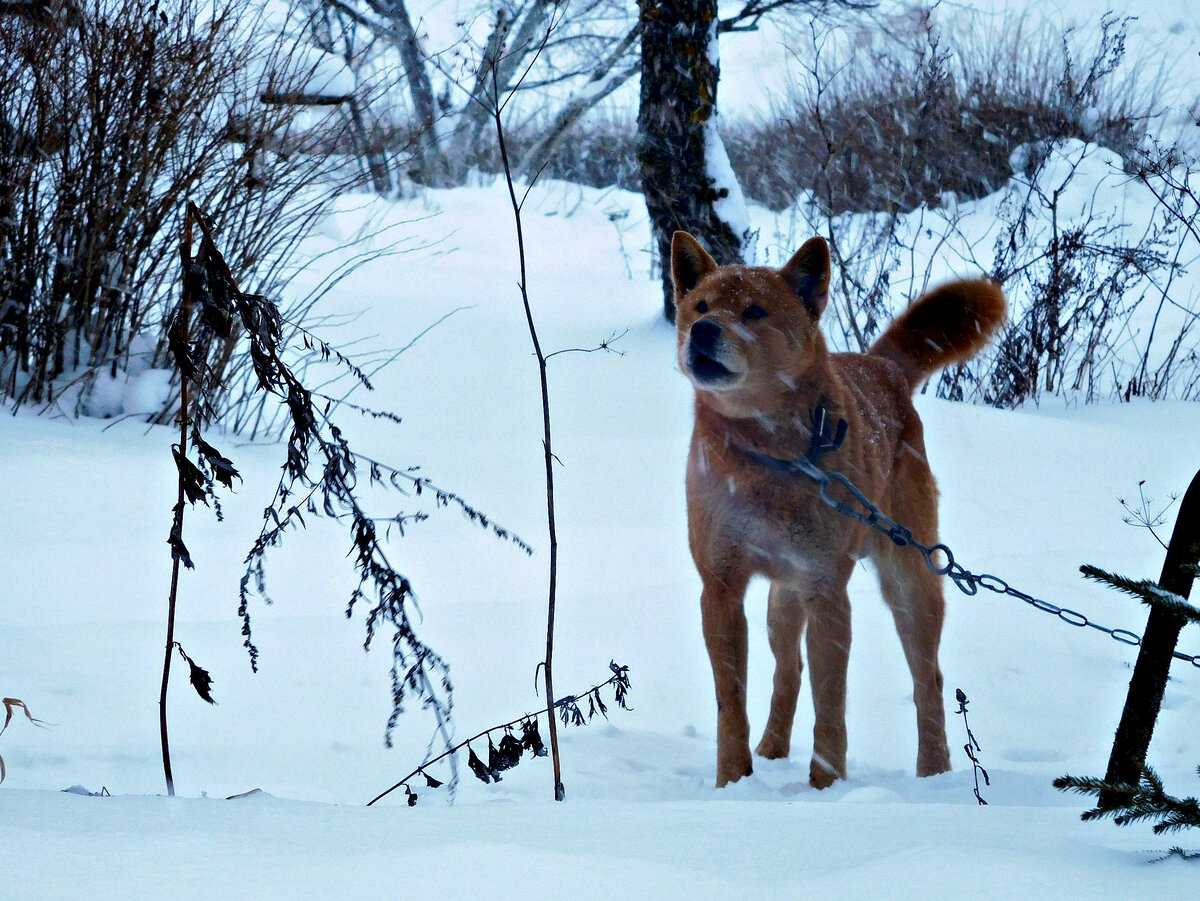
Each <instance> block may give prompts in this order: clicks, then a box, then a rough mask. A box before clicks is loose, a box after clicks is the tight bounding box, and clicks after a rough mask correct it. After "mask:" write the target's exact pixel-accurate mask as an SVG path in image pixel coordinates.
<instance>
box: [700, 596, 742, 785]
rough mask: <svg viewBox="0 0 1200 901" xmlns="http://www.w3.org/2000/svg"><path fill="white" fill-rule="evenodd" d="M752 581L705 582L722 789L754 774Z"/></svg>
mask: <svg viewBox="0 0 1200 901" xmlns="http://www.w3.org/2000/svg"><path fill="white" fill-rule="evenodd" d="M747 582H748V579H746V578H743V577H736V578H729V577H725V578H718V577H715V576H711V575H710V576H708V577H705V578H704V591H703V592H702V593H701V595H700V613H701V618H702V620H703V625H704V641H705V643H706V644H707V645H708V657H709V660H710V661H711V663H712V669H713V680H714V681H715V683H716V689H717V787H718V788H720V787H721V786H722V785H725V784H726V783H729V782H736V781H737V780H738V779H741V778H742V777H743V776H749V775H750V773H751V771H752V764H751V759H750V721H749V720H748V719H747V718H746V613H745V610H744V608H743V601H744V598H745V593H746V584H747Z"/></svg>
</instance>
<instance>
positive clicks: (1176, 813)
mask: <svg viewBox="0 0 1200 901" xmlns="http://www.w3.org/2000/svg"><path fill="white" fill-rule="evenodd" d="M1198 772H1200V770H1198ZM1052 785H1053V786H1054V787H1055V788H1057V789H1058V790H1059V791H1071V792H1075V793H1077V794H1081V795H1099V794H1100V793H1101V792H1103V793H1106V794H1110V795H1113V796H1116V797H1118V798H1120V799H1122V801H1121V803H1119V804H1117V805H1115V806H1113V807H1103V808H1102V807H1096V808H1093V809H1092V810H1087V811H1084V812H1083V813H1082V814H1081V815H1080V817H1081V819H1083V820H1096V819H1102V818H1104V817H1110V818H1111V819H1112V820H1113V822H1114V823H1116V824H1117V825H1118V826H1128V825H1130V824H1132V823H1140V822H1143V821H1146V820H1157V822H1155V823H1154V827H1153V828H1154V834H1155V835H1162V834H1163V833H1166V832H1175V831H1177V830H1179V829H1187V828H1195V827H1197V826H1200V801H1197V799H1196V798H1176V797H1173V796H1171V795H1169V794H1167V793H1166V790H1165V789H1164V787H1163V781H1162V779H1161V778H1160V777H1159V775H1158V774H1157V773H1156V772H1154V770H1153V769H1151V768H1150V767H1148V766H1143V767H1142V768H1141V775H1140V777H1139V778H1138V782H1137V784H1136V785H1130V784H1128V783H1112V782H1107V781H1105V780H1104V779H1097V778H1092V777H1082V778H1080V777H1076V776H1060V777H1059V778H1057V779H1055V780H1054V782H1053V783H1052Z"/></svg>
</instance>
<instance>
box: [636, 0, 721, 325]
mask: <svg viewBox="0 0 1200 901" xmlns="http://www.w3.org/2000/svg"><path fill="white" fill-rule="evenodd" d="M638 6H639V11H640V21H641V26H642V90H641V103H640V106H639V109H638V163H639V164H640V166H641V170H642V192H643V194H644V195H645V198H646V208H647V210H648V211H649V213H650V224H651V228H652V229H653V234H654V241H655V244H656V245H657V247H658V252H659V259H660V260H664V261H665V260H667V259H669V258H670V248H671V235H672V234H673V233H674V232H675V231H676V230H679V229H682V230H685V231H688V232H691V233H692V234H693V235H694V236H695V237H696V238H697V239H699V240H700V242H701V243H702V244H704V246H705V247H706V248H707V250H708V252H709V253H711V254H712V255H713V257H714V258H715V259H716V261H717V262H718V263H721V264H724V265H728V264H731V263H740V262H742V239H743V236H742V235H741V234H739V233H738V232H737V231H735V228H734V227H733V226H731V224H730V223H729V222H727V221H726V220H725V219H723V218H722V217H721V216H720V215H719V214H718V212H717V209H716V205H717V204H718V203H719V202H721V201H722V200H725V199H732V197H731V192H737V185H736V183H734V184H724V185H718V184H717V183H716V180H715V179H714V177H713V173H714V171H715V170H714V168H713V162H714V160H713V151H714V150H716V151H717V152H719V153H721V155H723V148H719V138H717V136H716V122H715V120H714V118H713V117H714V116H715V115H716V105H717V80H718V78H719V76H720V68H719V66H718V64H717V56H716V52H715V51H716V47H715V42H716V32H717V3H716V0H639V4H638ZM662 280H663V312H664V313H665V315H666V317H667V319H669V320H672V321H673V320H674V318H675V303H674V297H673V291H672V285H671V275H670V266H668V265H665V264H664V265H663V266H662Z"/></svg>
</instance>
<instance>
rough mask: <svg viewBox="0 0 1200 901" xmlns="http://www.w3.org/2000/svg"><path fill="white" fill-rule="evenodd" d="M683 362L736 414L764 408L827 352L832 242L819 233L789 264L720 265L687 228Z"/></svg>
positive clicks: (682, 253) (677, 268)
mask: <svg viewBox="0 0 1200 901" xmlns="http://www.w3.org/2000/svg"><path fill="white" fill-rule="evenodd" d="M671 275H672V277H673V279H674V281H675V324H676V328H677V334H678V341H679V346H678V350H679V366H680V368H681V369H682V370H683V372H684V374H685V375H686V376H687V377H688V378H689V379H691V381H692V384H693V385H694V386H695V387H696V391H697V392H698V394H699V396H700V397H701V398H702V399H703V400H704V401H705V402H706V403H709V404H710V405H711V406H713V407H714V408H715V409H717V410H718V411H720V412H722V413H725V414H726V415H730V416H748V415H756V414H758V413H761V412H763V411H764V410H765V408H766V407H768V406H770V400H771V398H774V397H779V396H782V395H783V394H784V393H785V392H786V391H787V390H789V389H791V388H794V387H795V385H796V384H797V383H798V382H799V380H800V379H801V378H802V377H803V373H804V371H805V370H806V369H808V368H809V367H810V366H811V365H812V364H813V363H814V362H815V361H816V359H817V357H818V355H820V354H822V353H823V352H824V347H825V345H824V339H823V338H822V336H821V332H820V329H819V328H818V326H817V322H818V320H820V318H821V313H822V312H823V311H824V309H825V304H826V303H827V301H828V299H829V247H828V245H826V243H825V241H824V239H823V238H812V239H811V240H809V241H808V242H807V243H805V245H804V246H803V247H801V248H800V249H799V250H798V251H796V254H795V255H794V256H793V257H792V258H791V259H790V260H788V262H787V264H786V265H785V266H784V267H783V268H782V269H767V268H763V267H750V266H718V265H717V264H716V262H715V261H714V260H713V258H712V257H711V256H709V255H708V253H706V252H705V250H704V248H703V247H701V246H700V244H699V242H697V241H696V239H695V238H693V237H692V236H691V235H689V234H688V233H687V232H682V231H679V232H675V236H674V238H673V240H672V241H671Z"/></svg>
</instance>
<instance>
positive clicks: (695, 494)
mask: <svg viewBox="0 0 1200 901" xmlns="http://www.w3.org/2000/svg"><path fill="white" fill-rule="evenodd" d="M688 519H689V524H690V527H691V532H692V535H691V538H692V548H693V553H694V554H696V555H698V557H700V558H704V559H706V560H707V561H708V562H709V563H711V564H716V565H717V566H718V567H719V566H720V565H721V564H723V563H724V564H727V565H732V566H735V567H737V568H745V569H748V570H750V571H751V572H753V573H757V574H761V575H765V576H767V577H768V578H770V579H772V580H779V581H785V582H805V581H809V580H811V579H814V578H816V579H819V578H821V577H823V576H825V575H826V574H828V573H829V572H830V571H831V570H832V569H834V568H836V567H837V563H838V562H839V561H844V560H845V559H846V556H847V555H852V556H857V554H858V551H859V547H858V545H859V544H861V541H862V536H861V529H858V528H856V526H857V524H856V523H855V522H854V521H853V520H850V519H847V518H845V517H842V516H839V515H838V514H837V513H836V512H835V511H833V510H831V509H830V508H829V507H828V506H827V505H825V504H824V503H823V502H822V501H821V499H820V493H819V491H818V489H817V486H816V485H815V483H813V482H811V481H809V480H807V479H805V478H804V477H803V476H800V475H796V474H793V473H786V472H775V471H771V470H768V469H766V468H765V467H762V466H761V465H760V464H756V463H754V462H753V461H751V460H749V459H748V458H744V459H743V458H739V457H738V455H736V454H735V453H729V452H726V451H723V450H715V449H713V448H711V447H706V444H705V442H703V441H697V442H696V443H695V444H694V445H693V448H692V458H691V460H690V461H689V467H688ZM697 562H698V563H699V562H700V560H699V559H698V560H697Z"/></svg>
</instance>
